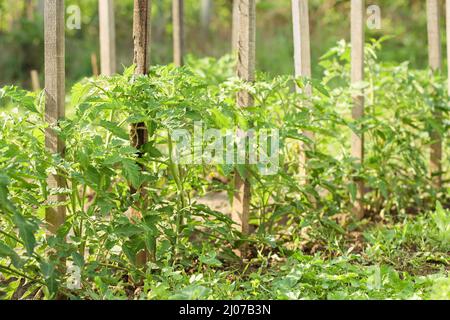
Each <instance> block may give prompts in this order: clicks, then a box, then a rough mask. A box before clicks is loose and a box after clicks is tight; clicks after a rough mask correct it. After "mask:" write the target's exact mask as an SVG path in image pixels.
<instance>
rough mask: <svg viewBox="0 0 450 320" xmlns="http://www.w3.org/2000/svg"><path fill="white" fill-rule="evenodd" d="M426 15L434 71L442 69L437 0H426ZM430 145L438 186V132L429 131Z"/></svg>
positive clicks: (430, 62) (440, 169) (429, 58)
mask: <svg viewBox="0 0 450 320" xmlns="http://www.w3.org/2000/svg"><path fill="white" fill-rule="evenodd" d="M427 16H428V19H427V21H428V23H427V27H428V60H429V64H430V67H431V69H432V70H433V71H435V72H441V70H442V48H441V34H440V11H439V1H438V0H427ZM434 116H435V118H436V120H437V121H438V122H442V114H441V112H439V111H435V112H434ZM430 136H431V140H432V141H433V143H432V145H431V154H430V171H431V174H432V176H433V184H434V186H435V187H437V188H439V187H441V185H442V176H441V172H442V137H441V135H440V134H439V132H436V131H435V130H432V131H431V133H430Z"/></svg>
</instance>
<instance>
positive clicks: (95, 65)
mask: <svg viewBox="0 0 450 320" xmlns="http://www.w3.org/2000/svg"><path fill="white" fill-rule="evenodd" d="M91 66H92V75H93V76H94V77H97V76H98V75H99V74H100V72H99V70H98V61H97V55H96V54H95V52H92V53H91Z"/></svg>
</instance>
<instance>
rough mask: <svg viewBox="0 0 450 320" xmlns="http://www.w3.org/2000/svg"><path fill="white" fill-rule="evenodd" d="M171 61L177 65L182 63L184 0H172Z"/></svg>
mask: <svg viewBox="0 0 450 320" xmlns="http://www.w3.org/2000/svg"><path fill="white" fill-rule="evenodd" d="M172 21H173V61H174V63H175V65H176V66H177V67H180V66H182V65H183V64H184V61H183V56H184V0H172Z"/></svg>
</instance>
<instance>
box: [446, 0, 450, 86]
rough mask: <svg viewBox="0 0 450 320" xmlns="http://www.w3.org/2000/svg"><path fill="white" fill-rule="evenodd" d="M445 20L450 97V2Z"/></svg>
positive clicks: (449, 2) (448, 0) (448, 2)
mask: <svg viewBox="0 0 450 320" xmlns="http://www.w3.org/2000/svg"><path fill="white" fill-rule="evenodd" d="M445 20H446V34H447V82H448V83H447V85H448V89H447V90H448V94H449V95H450V0H446V1H445Z"/></svg>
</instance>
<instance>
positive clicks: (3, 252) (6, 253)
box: [0, 241, 23, 269]
mask: <svg viewBox="0 0 450 320" xmlns="http://www.w3.org/2000/svg"><path fill="white" fill-rule="evenodd" d="M0 257H9V258H11V261H12V264H13V265H14V267H16V268H19V269H20V268H22V266H23V261H22V259H21V258H20V257H19V255H18V254H17V253H16V252H15V251H14V250H13V249H12V248H10V247H8V246H7V245H6V244H5V243H4V242H2V241H0Z"/></svg>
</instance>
